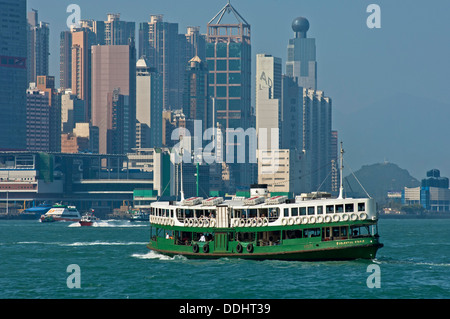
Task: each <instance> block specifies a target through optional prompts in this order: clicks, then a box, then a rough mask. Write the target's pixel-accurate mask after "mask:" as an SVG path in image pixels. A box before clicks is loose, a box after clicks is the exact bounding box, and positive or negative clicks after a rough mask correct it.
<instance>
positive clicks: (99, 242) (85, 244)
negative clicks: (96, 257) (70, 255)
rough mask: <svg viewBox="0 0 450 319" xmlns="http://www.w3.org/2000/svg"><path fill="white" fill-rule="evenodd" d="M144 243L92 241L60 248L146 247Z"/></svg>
mask: <svg viewBox="0 0 450 319" xmlns="http://www.w3.org/2000/svg"><path fill="white" fill-rule="evenodd" d="M146 244H147V243H144V242H135V241H131V242H107V241H93V242H75V243H70V244H61V246H68V247H74V246H129V245H146Z"/></svg>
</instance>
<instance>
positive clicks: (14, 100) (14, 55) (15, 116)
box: [0, 0, 28, 150]
mask: <svg viewBox="0 0 450 319" xmlns="http://www.w3.org/2000/svg"><path fill="white" fill-rule="evenodd" d="M26 10H27V8H26V1H25V0H3V1H1V2H0V25H1V27H0V114H1V116H0V149H3V150H25V148H26V105H27V104H26V103H27V99H26V97H27V93H26V90H27V87H28V85H27V63H26V60H27V29H28V28H27V18H26Z"/></svg>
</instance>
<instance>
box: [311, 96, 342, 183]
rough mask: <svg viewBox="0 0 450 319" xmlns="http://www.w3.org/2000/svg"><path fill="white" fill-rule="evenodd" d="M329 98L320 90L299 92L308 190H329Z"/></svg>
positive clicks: (330, 157)
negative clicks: (309, 179) (301, 102)
mask: <svg viewBox="0 0 450 319" xmlns="http://www.w3.org/2000/svg"><path fill="white" fill-rule="evenodd" d="M331 102H332V101H331V98H329V97H326V96H325V94H324V92H323V91H318V90H312V89H305V88H304V89H303V149H304V150H305V151H306V152H307V153H308V156H309V160H310V161H311V162H310V165H311V166H310V167H311V168H310V172H311V187H312V190H314V191H317V190H319V188H320V190H321V191H323V190H324V191H331V180H332V176H331V160H333V159H335V158H336V157H335V156H332V154H331V151H332V147H331V143H332V135H331V127H332V125H331V124H332V123H331V110H332V109H331Z"/></svg>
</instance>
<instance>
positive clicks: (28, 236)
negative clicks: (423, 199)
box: [0, 219, 450, 299]
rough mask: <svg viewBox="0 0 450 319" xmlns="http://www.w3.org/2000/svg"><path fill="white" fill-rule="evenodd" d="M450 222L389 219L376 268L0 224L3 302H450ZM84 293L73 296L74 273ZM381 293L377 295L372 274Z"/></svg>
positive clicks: (125, 225) (144, 229)
mask: <svg viewBox="0 0 450 319" xmlns="http://www.w3.org/2000/svg"><path fill="white" fill-rule="evenodd" d="M449 230H450V219H444V220H424V219H421V220H419V219H412V220H398V219H389V220H383V219H382V220H381V221H380V223H379V231H380V236H381V239H382V240H381V241H382V243H384V245H385V247H383V248H382V249H380V250H379V252H378V255H377V258H376V259H375V260H374V261H363V260H356V261H346V262H292V261H247V260H240V259H227V258H222V259H219V260H188V259H186V258H183V257H181V256H177V257H174V258H169V257H166V256H163V255H160V254H157V253H155V252H152V251H149V250H148V249H147V248H146V244H147V241H148V238H149V224H148V223H144V222H136V223H130V222H128V221H113V220H110V221H101V222H99V223H96V224H95V225H94V227H79V226H78V225H77V224H76V223H65V222H59V223H40V222H38V221H22V220H2V221H0V261H1V262H0V298H1V299H8V298H14V299H22V298H44V299H49V298H56V299H66V298H101V299H103V298H114V299H126V298H130V299H134V298H151V299H156V298H160V299H179V298H183V299H184V298H188V299H199V298H200V299H203V298H214V299H229V298H231V299H240V298H246V299H247V298H249V299H260V298H264V299H279V298H287V299H290V298H296V299H297V298H320V299H322V298H358V299H361V298H362V299H372V298H387V299H403V298H405V299H406V298H440V299H442V298H446V299H447V298H449V297H450V231H449ZM71 264H76V265H78V266H79V267H80V273H81V277H80V282H81V288H73V289H69V288H68V287H67V278H68V277H69V276H70V275H71V273H69V272H67V267H68V265H71ZM372 264H375V265H378V266H379V270H380V276H379V282H380V284H381V287H380V288H368V286H367V278H368V276H370V275H371V274H372V272H368V271H367V270H368V266H370V265H372Z"/></svg>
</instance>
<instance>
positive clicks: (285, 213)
mask: <svg viewBox="0 0 450 319" xmlns="http://www.w3.org/2000/svg"><path fill="white" fill-rule="evenodd" d="M284 217H289V208H285V209H284Z"/></svg>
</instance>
